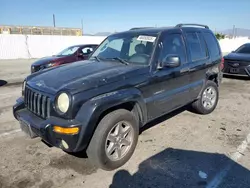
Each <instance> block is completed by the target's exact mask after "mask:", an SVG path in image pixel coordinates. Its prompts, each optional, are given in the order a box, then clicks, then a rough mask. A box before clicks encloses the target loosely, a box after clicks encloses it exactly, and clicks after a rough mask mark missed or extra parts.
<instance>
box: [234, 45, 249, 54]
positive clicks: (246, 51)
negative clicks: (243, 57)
mask: <svg viewBox="0 0 250 188" xmlns="http://www.w3.org/2000/svg"><path fill="white" fill-rule="evenodd" d="M235 52H236V53H241V54H250V45H242V46H241V47H239V48H238V49H237V50H236V51H235Z"/></svg>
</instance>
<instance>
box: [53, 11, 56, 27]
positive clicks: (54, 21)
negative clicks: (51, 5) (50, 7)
mask: <svg viewBox="0 0 250 188" xmlns="http://www.w3.org/2000/svg"><path fill="white" fill-rule="evenodd" d="M53 26H54V27H56V18H55V14H53Z"/></svg>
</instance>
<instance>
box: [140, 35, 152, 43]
mask: <svg viewBox="0 0 250 188" xmlns="http://www.w3.org/2000/svg"><path fill="white" fill-rule="evenodd" d="M155 39H156V37H153V36H146V35H140V36H139V37H138V38H137V40H140V41H146V42H154V41H155Z"/></svg>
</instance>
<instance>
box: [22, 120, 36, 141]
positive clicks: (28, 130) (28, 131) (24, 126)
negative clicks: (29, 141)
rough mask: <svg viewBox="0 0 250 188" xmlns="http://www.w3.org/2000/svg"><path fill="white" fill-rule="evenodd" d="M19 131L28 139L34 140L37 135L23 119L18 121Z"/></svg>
mask: <svg viewBox="0 0 250 188" xmlns="http://www.w3.org/2000/svg"><path fill="white" fill-rule="evenodd" d="M19 122H20V128H21V130H22V131H23V132H24V133H25V134H26V135H27V136H29V137H30V138H35V137H37V135H36V134H35V133H34V132H33V131H32V129H31V127H30V124H29V123H28V122H26V121H25V120H23V119H19Z"/></svg>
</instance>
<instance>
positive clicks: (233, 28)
mask: <svg viewBox="0 0 250 188" xmlns="http://www.w3.org/2000/svg"><path fill="white" fill-rule="evenodd" d="M234 37H235V25H233V38H234Z"/></svg>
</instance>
